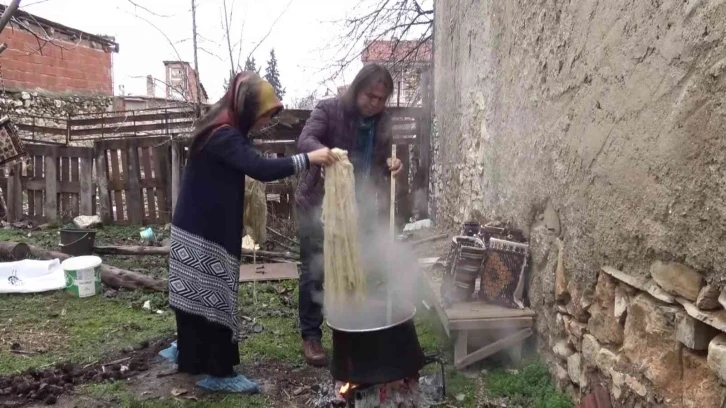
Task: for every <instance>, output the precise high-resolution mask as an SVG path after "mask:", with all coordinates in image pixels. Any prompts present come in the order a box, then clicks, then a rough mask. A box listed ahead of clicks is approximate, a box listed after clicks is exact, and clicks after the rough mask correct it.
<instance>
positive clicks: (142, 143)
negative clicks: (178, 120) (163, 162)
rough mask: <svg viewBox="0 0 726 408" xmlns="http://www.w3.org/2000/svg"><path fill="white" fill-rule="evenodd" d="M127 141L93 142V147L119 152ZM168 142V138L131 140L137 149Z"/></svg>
mask: <svg viewBox="0 0 726 408" xmlns="http://www.w3.org/2000/svg"><path fill="white" fill-rule="evenodd" d="M127 140H128V139H112V140H99V141H96V142H94V146H100V147H103V148H104V149H106V150H112V149H116V150H121V149H125V148H126V141H127ZM168 140H169V138H168V137H138V138H134V139H133V141H134V143H135V144H136V146H138V147H156V146H159V145H161V144H162V143H164V142H165V141H168Z"/></svg>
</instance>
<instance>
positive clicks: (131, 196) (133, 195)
mask: <svg viewBox="0 0 726 408" xmlns="http://www.w3.org/2000/svg"><path fill="white" fill-rule="evenodd" d="M125 152H126V157H127V159H126V166H124V168H125V169H126V177H125V179H126V181H127V185H128V190H127V193H126V205H127V207H128V211H129V220H131V223H132V224H134V225H141V224H142V223H143V222H144V200H143V195H142V194H141V186H140V183H139V180H140V178H141V175H140V173H141V171H140V166H139V149H138V148H137V147H136V145H135V144H134V143H133V141H128V147H127V149H126V150H125Z"/></svg>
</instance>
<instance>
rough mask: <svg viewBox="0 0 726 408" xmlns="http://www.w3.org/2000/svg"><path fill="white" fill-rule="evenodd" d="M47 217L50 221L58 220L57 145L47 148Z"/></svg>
mask: <svg viewBox="0 0 726 408" xmlns="http://www.w3.org/2000/svg"><path fill="white" fill-rule="evenodd" d="M48 153H52V154H48ZM45 218H46V220H47V221H48V222H55V221H57V220H58V151H57V150H56V148H55V147H52V148H49V149H46V156H45Z"/></svg>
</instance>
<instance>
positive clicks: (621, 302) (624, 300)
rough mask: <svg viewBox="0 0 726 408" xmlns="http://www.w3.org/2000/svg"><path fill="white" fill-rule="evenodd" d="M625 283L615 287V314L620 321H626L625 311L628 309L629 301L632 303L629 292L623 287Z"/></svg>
mask: <svg viewBox="0 0 726 408" xmlns="http://www.w3.org/2000/svg"><path fill="white" fill-rule="evenodd" d="M623 286H625V285H623V284H620V285H618V288H617V289H615V304H614V310H613V312H614V316H615V318H616V319H617V320H618V323H621V324H622V323H625V312H626V311H627V310H628V303H630V299H629V298H628V294H627V293H625V289H623Z"/></svg>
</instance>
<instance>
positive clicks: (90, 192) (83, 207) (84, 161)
mask: <svg viewBox="0 0 726 408" xmlns="http://www.w3.org/2000/svg"><path fill="white" fill-rule="evenodd" d="M80 166H81V174H80V179H79V183H80V187H81V191H80V192H79V200H80V203H79V207H78V211H79V212H80V215H92V214H93V196H94V195H95V193H96V190H95V187H94V185H93V159H89V158H86V157H84V158H81V163H80Z"/></svg>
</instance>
